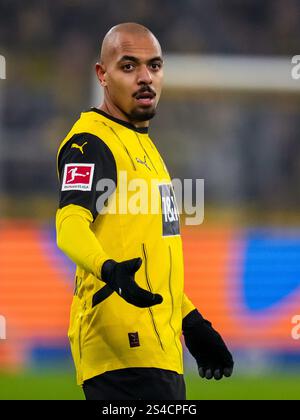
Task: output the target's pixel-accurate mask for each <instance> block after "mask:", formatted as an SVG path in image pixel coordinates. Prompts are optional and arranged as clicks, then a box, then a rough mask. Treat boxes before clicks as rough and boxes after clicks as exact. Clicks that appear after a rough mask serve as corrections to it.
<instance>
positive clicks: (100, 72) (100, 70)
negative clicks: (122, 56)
mask: <svg viewBox="0 0 300 420" xmlns="http://www.w3.org/2000/svg"><path fill="white" fill-rule="evenodd" d="M95 70H96V74H97V77H98V80H99V82H100V84H101V86H103V87H105V86H106V85H107V83H106V80H105V74H106V71H105V69H104V66H103V64H100V63H96V65H95Z"/></svg>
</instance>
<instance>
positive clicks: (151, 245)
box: [56, 109, 194, 384]
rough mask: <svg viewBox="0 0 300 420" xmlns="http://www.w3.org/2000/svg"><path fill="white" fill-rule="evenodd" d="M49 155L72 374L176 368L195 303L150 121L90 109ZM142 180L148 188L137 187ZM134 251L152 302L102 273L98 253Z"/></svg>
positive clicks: (121, 255)
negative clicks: (67, 289) (106, 185)
mask: <svg viewBox="0 0 300 420" xmlns="http://www.w3.org/2000/svg"><path fill="white" fill-rule="evenodd" d="M57 163H58V173H59V178H60V186H61V188H60V190H61V191H60V205H59V209H58V211H57V217H56V224H57V241H58V245H59V247H60V248H61V249H62V250H63V251H64V252H65V253H66V254H67V255H68V256H69V257H70V258H71V259H72V260H73V261H74V262H75V263H76V264H77V269H76V284H75V294H74V298H73V302H72V308H71V317H70V327H69V339H70V343H71V349H72V355H73V358H74V362H75V366H76V370H77V380H78V383H79V384H82V383H83V381H85V380H87V379H89V378H92V377H94V376H96V375H99V374H101V373H104V372H106V371H111V370H116V369H122V368H129V367H152V368H160V369H167V370H171V371H175V372H178V373H179V374H182V373H183V361H182V346H181V342H180V336H181V330H182V319H183V317H184V316H185V315H187V314H188V313H189V312H190V311H192V310H193V309H194V306H193V305H192V303H191V302H190V301H189V299H188V298H187V297H186V296H185V294H184V269H183V254H182V242H181V237H180V226H179V215H178V210H177V205H176V201H175V195H174V191H173V188H172V184H171V179H170V175H169V173H168V170H167V168H166V166H165V164H164V162H163V160H162V158H161V156H160V154H159V152H158V151H157V149H156V147H155V145H154V144H153V142H152V141H151V139H150V138H149V136H148V130H147V129H146V128H140V129H139V128H135V127H134V126H132V125H131V124H129V123H126V122H123V121H120V120H118V119H116V118H113V117H111V116H109V115H107V114H105V113H104V112H102V111H100V110H98V109H92V110H91V111H88V112H84V113H82V114H81V117H80V118H79V120H78V121H77V122H76V123H75V125H74V126H73V128H72V129H71V131H70V132H69V134H68V135H67V136H66V138H65V139H64V140H63V142H62V144H61V146H60V148H59V151H58V156H57ZM103 179H110V180H113V181H114V185H115V186H114V187H113V188H112V189H111V191H110V193H109V198H107V197H106V195H105V191H102V190H101V188H102V187H101V185H100V184H101V182H100V184H99V181H101V180H103ZM142 188H144V190H143V191H147V192H146V193H145V192H143V194H142V195H141V194H139V192H140V190H141V189H142ZM145 194H146V196H145ZM144 199H145V202H143V203H141V201H143V200H144ZM104 204H108V205H107V206H106V212H105V211H104V212H103V209H104ZM151 205H153V206H154V207H153V208H152V211H151ZM145 206H146V207H145ZM145 208H147V210H146V211H145ZM101 209H102V212H101ZM153 209H154V211H153ZM102 213H103V214H102ZM136 257H141V258H142V260H143V264H142V266H141V268H140V269H139V270H138V271H137V273H136V275H135V280H136V282H137V283H138V284H139V286H140V287H142V288H144V289H147V290H150V291H151V292H153V293H159V294H161V295H162V297H163V302H162V303H161V304H160V305H156V306H154V307H151V308H146V309H141V308H137V307H135V306H133V305H130V304H129V303H127V302H126V301H125V300H123V299H122V298H121V297H120V296H118V295H117V294H116V293H114V292H113V291H112V290H111V289H110V288H109V287H108V286H107V285H106V283H104V282H103V281H102V280H101V278H100V273H101V267H102V264H103V263H104V261H105V260H107V259H113V260H115V261H119V262H120V261H124V260H128V259H131V258H136Z"/></svg>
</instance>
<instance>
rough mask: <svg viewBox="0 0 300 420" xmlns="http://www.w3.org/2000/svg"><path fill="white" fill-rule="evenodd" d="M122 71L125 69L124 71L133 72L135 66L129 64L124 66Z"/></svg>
mask: <svg viewBox="0 0 300 420" xmlns="http://www.w3.org/2000/svg"><path fill="white" fill-rule="evenodd" d="M122 69H123V70H124V71H131V70H133V69H134V65H133V64H131V63H127V64H124V65H123V66H122Z"/></svg>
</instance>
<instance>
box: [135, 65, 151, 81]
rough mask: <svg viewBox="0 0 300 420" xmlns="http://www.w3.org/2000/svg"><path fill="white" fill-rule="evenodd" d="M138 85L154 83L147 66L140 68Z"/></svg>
mask: <svg viewBox="0 0 300 420" xmlns="http://www.w3.org/2000/svg"><path fill="white" fill-rule="evenodd" d="M137 83H138V85H143V84H146V85H150V84H151V83H152V76H151V72H150V71H149V69H148V67H147V66H146V65H145V64H143V65H141V66H140V69H139V72H138V80H137Z"/></svg>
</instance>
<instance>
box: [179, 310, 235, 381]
mask: <svg viewBox="0 0 300 420" xmlns="http://www.w3.org/2000/svg"><path fill="white" fill-rule="evenodd" d="M182 330H183V335H184V341H185V344H186V346H187V348H188V350H189V352H190V353H191V355H192V356H194V358H195V359H196V362H197V365H198V371H199V375H200V376H201V378H206V379H212V378H213V377H214V378H215V379H217V380H219V379H221V378H222V377H223V375H224V376H226V377H229V376H231V375H232V371H233V365H234V363H233V359H232V355H231V353H230V352H229V350H228V349H227V347H226V344H225V343H224V341H223V339H222V337H221V336H220V334H219V333H218V332H217V331H215V330H214V329H213V327H212V325H211V323H210V322H209V321H207V320H206V319H204V318H203V317H202V315H201V314H200V313H199V312H198V311H197V309H195V310H193V311H192V312H190V313H189V314H188V315H187V316H186V317H185V318H184V319H183V321H182Z"/></svg>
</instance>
